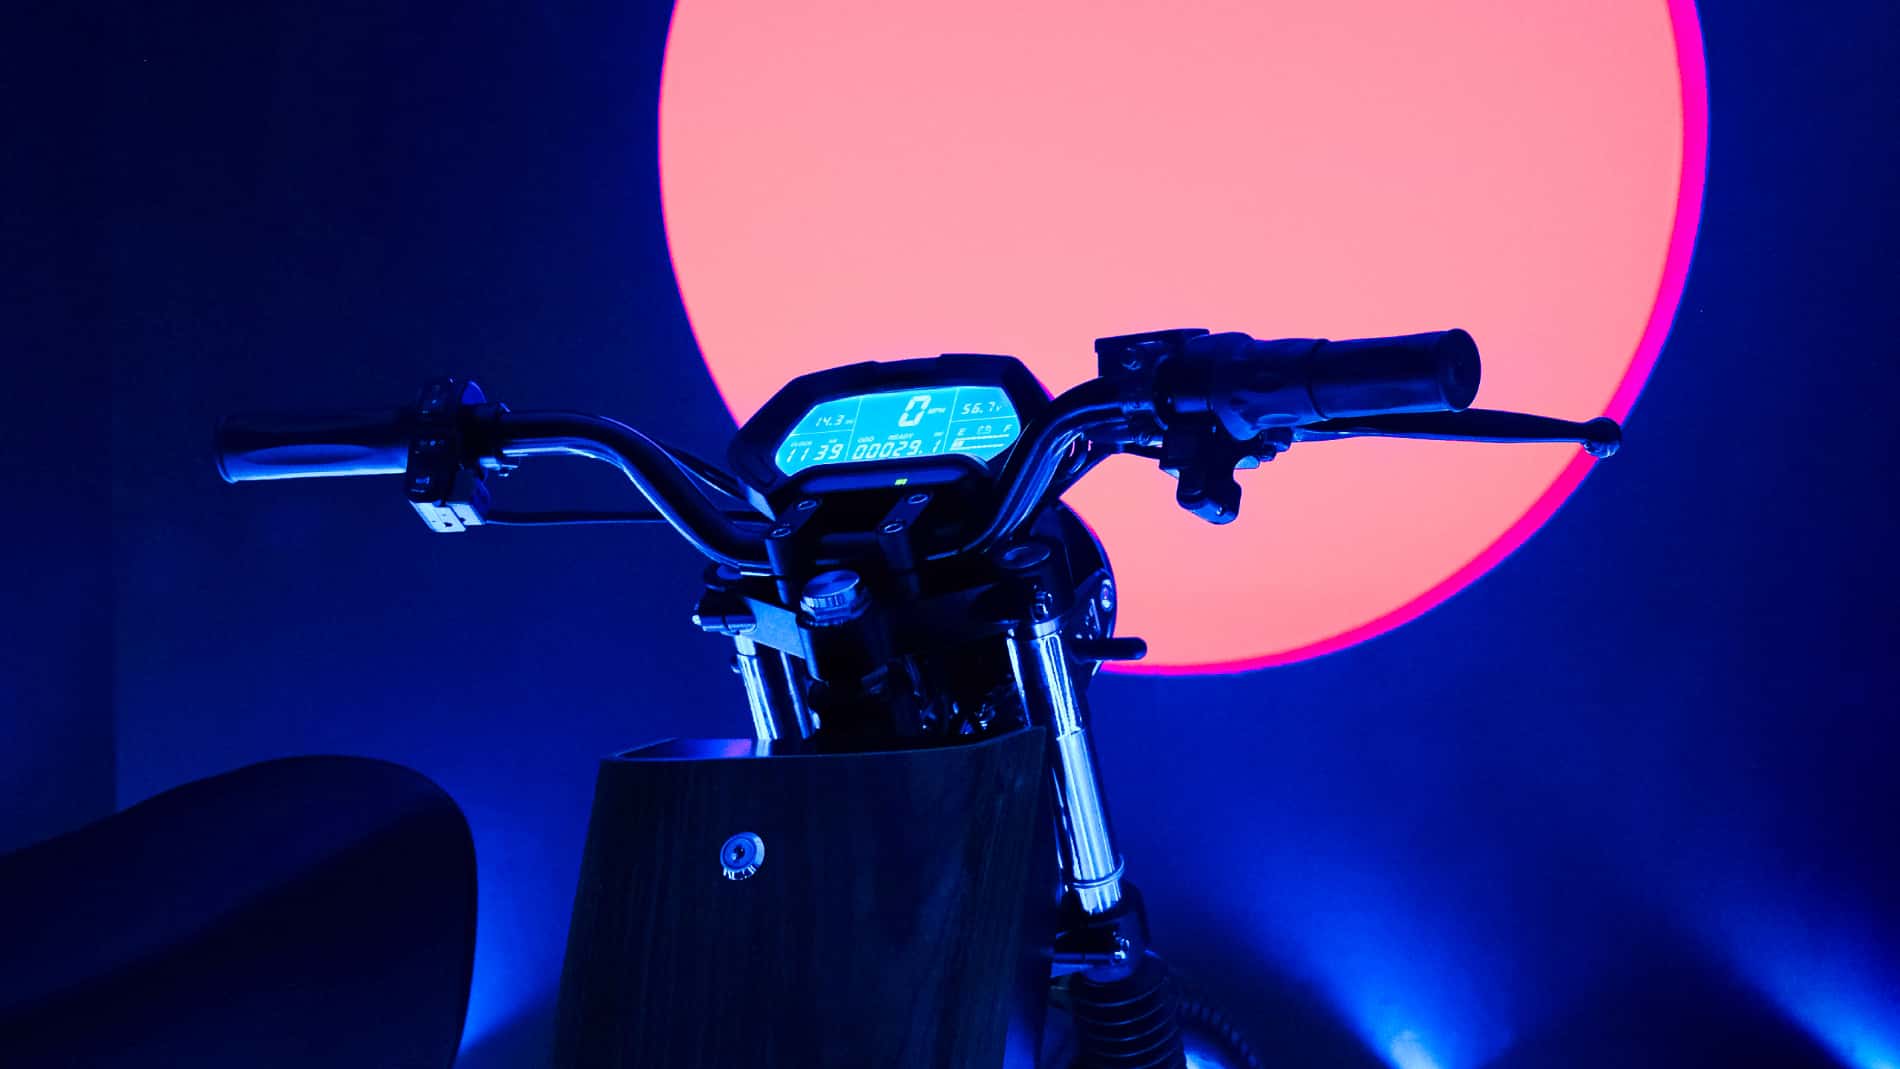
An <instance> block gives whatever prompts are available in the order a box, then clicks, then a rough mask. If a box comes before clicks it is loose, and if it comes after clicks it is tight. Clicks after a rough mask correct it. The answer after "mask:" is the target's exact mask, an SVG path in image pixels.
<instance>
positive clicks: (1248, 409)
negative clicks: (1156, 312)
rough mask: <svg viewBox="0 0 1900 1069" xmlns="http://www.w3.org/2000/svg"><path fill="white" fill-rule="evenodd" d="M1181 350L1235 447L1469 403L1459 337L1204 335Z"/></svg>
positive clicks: (1473, 381) (1471, 381)
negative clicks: (1200, 372) (1200, 375)
mask: <svg viewBox="0 0 1900 1069" xmlns="http://www.w3.org/2000/svg"><path fill="white" fill-rule="evenodd" d="M1185 348H1186V355H1187V356H1188V357H1189V362H1190V364H1199V365H1200V367H1201V368H1202V369H1204V373H1205V374H1206V376H1207V377H1206V379H1205V380H1204V389H1205V391H1206V392H1205V394H1204V395H1203V396H1204V397H1205V399H1206V400H1205V403H1206V405H1207V406H1208V408H1209V409H1211V410H1212V412H1213V414H1214V415H1215V416H1216V417H1217V418H1218V419H1219V420H1220V421H1221V423H1222V425H1223V426H1224V427H1225V428H1226V430H1227V431H1228V433H1229V434H1232V435H1233V436H1234V437H1235V438H1238V439H1241V440H1245V439H1247V438H1251V437H1253V436H1254V435H1255V434H1258V433H1259V432H1260V431H1262V430H1264V429H1266V428H1268V427H1296V426H1300V425H1302V424H1306V423H1312V422H1316V421H1319V420H1325V419H1345V418H1351V417H1356V416H1383V415H1392V414H1395V413H1401V412H1456V411H1460V410H1462V409H1465V408H1468V407H1470V405H1471V402H1472V401H1473V400H1475V399H1476V398H1477V396H1478V379H1479V375H1480V371H1481V366H1480V363H1479V360H1478V346H1477V343H1476V342H1474V341H1472V340H1471V335H1469V334H1467V333H1465V332H1464V331H1462V330H1441V331H1434V332H1432V333H1429V334H1406V335H1403V336H1400V337H1396V338H1364V339H1358V340H1353V341H1325V340H1318V339H1312V338H1291V339H1284V340H1279V341H1255V340H1254V339H1253V338H1250V337H1248V336H1247V335H1245V334H1208V335H1203V336H1201V337H1198V338H1193V339H1191V340H1189V341H1188V342H1187V344H1186V347H1185ZM1177 396H1178V395H1177Z"/></svg>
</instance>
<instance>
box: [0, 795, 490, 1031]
mask: <svg viewBox="0 0 1900 1069" xmlns="http://www.w3.org/2000/svg"><path fill="white" fill-rule="evenodd" d="M0 906H4V908H5V910H6V914H7V916H6V921H5V923H4V924H0V1065H5V1066H8V1067H9V1069H26V1067H37V1066H73V1065H85V1066H89V1067H94V1069H113V1067H125V1069H133V1067H137V1069H145V1067H149V1066H154V1065H192V1066H201V1067H223V1066H247V1067H248V1066H261V1065H268V1066H272V1067H274V1069H292V1067H306V1066H307V1067H311V1069H315V1067H318V1066H322V1067H325V1069H329V1067H334V1066H343V1065H351V1066H369V1065H403V1066H444V1067H446V1066H449V1065H450V1064H452V1063H453V1061H454V1059H455V1053H456V1048H457V1046H458V1044H459V1043H460V1041H461V1034H462V1018H463V1014H464V1013H465V1011H466V1010H467V1004H468V991H469V979H470V975H471V969H472V968H473V965H474V948H475V851H474V844H473V841H472V840H471V838H470V836H469V831H468V824H467V822H466V821H465V820H464V819H463V817H462V813H461V811H460V810H459V809H458V808H457V807H456V805H455V803H454V802H453V801H452V800H451V799H450V798H449V796H448V795H447V794H445V793H444V792H443V791H442V789H441V788H439V787H437V786H436V785H435V784H433V783H431V782H430V781H429V780H428V779H426V778H424V777H423V776H421V775H420V774H418V773H416V772H413V771H410V770H409V769H406V768H402V767H401V766H398V765H393V764H389V763H386V762H382V761H372V760H366V759H362V758H351V757H296V758H288V759H284V760H278V761H267V762H264V763H262V764H257V765H251V766H249V767H246V768H241V769H238V770H237V771H234V772H228V773H225V774H223V775H219V776H213V777H211V778H209V779H203V780H198V781H196V782H193V783H189V784H186V785H184V786H182V787H178V788H175V789H173V790H170V791H167V792H165V793H163V794H160V795H157V796H156V797H153V798H151V799H148V800H147V801H144V802H141V803H139V804H138V805H135V806H132V807H131V808H129V809H127V810H125V811H124V812H121V813H118V814H115V815H113V816H110V817H107V818H105V819H103V820H100V821H98V822H96V823H94V824H91V825H88V826H86V827H84V828H81V829H79V830H77V831H73V832H70V833H68V834H66V835H63V836H60V837H58V838H55V839H50V840H48V841H46V842H44V843H40V844H37V845H35V846H31V847H28V848H26V849H24V850H20V851H17V852H15V853H13V854H10V855H7V856H5V857H0Z"/></svg>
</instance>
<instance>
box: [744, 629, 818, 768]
mask: <svg viewBox="0 0 1900 1069" xmlns="http://www.w3.org/2000/svg"><path fill="white" fill-rule="evenodd" d="M732 645H733V647H734V649H735V650H737V652H738V656H737V658H736V662H735V663H736V664H737V666H738V669H739V679H740V680H741V681H742V682H744V683H745V700H746V705H748V706H750V707H751V709H752V737H753V738H754V739H755V740H756V741H758V742H759V743H769V742H772V741H773V740H775V739H783V738H788V737H789V738H796V739H804V738H810V737H811V712H810V710H809V709H807V708H806V706H805V701H804V698H803V697H802V696H801V695H800V694H799V692H798V685H797V684H798V675H797V671H796V668H795V666H794V665H793V664H792V662H791V661H790V660H789V659H786V660H779V663H778V664H777V665H776V666H775V667H776V668H777V670H778V671H779V672H782V673H783V675H782V676H781V678H778V679H774V678H773V676H772V672H773V668H772V667H768V666H767V663H766V659H765V658H764V657H762V656H761V655H760V653H759V644H758V643H757V642H754V641H753V640H752V639H751V638H750V637H748V636H746V635H734V636H732ZM774 660H778V659H777V658H774Z"/></svg>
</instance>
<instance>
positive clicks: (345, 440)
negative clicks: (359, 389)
mask: <svg viewBox="0 0 1900 1069" xmlns="http://www.w3.org/2000/svg"><path fill="white" fill-rule="evenodd" d="M409 437H410V433H409V420H408V413H407V412H405V411H404V410H402V409H378V410H374V411H357V412H273V413H257V414H247V415H238V416H231V417H230V418H228V419H226V420H225V421H224V422H223V423H221V424H219V425H218V433H217V440H216V444H215V450H216V454H217V460H218V474H219V475H221V476H223V477H224V481H225V482H228V483H242V482H252V481H254V480H258V479H320V478H327V477H337V476H344V475H401V474H402V473H403V471H404V469H406V468H407V467H408V464H409Z"/></svg>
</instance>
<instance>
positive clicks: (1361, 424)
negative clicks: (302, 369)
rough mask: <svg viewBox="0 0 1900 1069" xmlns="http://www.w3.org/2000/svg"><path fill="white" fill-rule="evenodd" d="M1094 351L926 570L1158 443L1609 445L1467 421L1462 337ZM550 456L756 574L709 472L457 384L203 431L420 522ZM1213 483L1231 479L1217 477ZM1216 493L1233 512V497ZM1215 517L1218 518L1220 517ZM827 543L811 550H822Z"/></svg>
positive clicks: (1565, 427)
mask: <svg viewBox="0 0 1900 1069" xmlns="http://www.w3.org/2000/svg"><path fill="white" fill-rule="evenodd" d="M1096 347H1097V352H1098V354H1099V355H1100V356H1101V357H1102V361H1103V375H1102V377H1099V378H1097V379H1094V380H1091V381H1089V382H1085V383H1083V384H1081V385H1080V386H1077V387H1075V388H1074V389H1071V390H1069V391H1067V392H1066V393H1063V394H1062V395H1061V396H1059V397H1057V398H1055V399H1054V400H1053V401H1051V402H1050V403H1049V405H1048V407H1047V408H1046V409H1044V410H1043V411H1042V413H1041V414H1040V415H1038V417H1037V418H1036V419H1034V420H1031V421H1029V422H1028V423H1027V424H1026V425H1025V426H1024V427H1023V433H1022V436H1021V438H1020V439H1019V440H1018V441H1017V442H1016V443H1015V444H1014V445H1013V446H1012V447H1011V448H1010V450H1009V452H1008V453H1007V455H1006V457H1005V459H1004V462H1003V465H1002V467H1001V470H1000V471H999V472H998V473H997V476H996V479H995V482H994V484H993V485H994V489H993V490H992V491H991V498H990V500H991V502H992V504H991V506H990V507H989V508H988V510H987V515H988V518H987V519H986V520H984V521H983V523H982V526H981V528H980V530H974V531H973V533H971V534H968V535H967V536H965V537H963V538H961V539H960V540H957V541H955V542H953V543H951V544H950V545H948V547H947V548H943V549H940V550H939V551H936V552H933V553H931V554H930V559H932V560H937V559H943V558H947V557H953V556H958V555H963V554H972V553H980V552H983V551H985V550H987V549H988V548H989V547H991V546H994V545H997V544H999V543H1001V542H1003V541H1005V540H1007V539H1008V538H1010V537H1011V536H1012V535H1013V534H1015V532H1016V531H1018V530H1020V529H1021V528H1022V527H1023V525H1025V524H1026V523H1028V522H1030V521H1031V520H1032V519H1033V518H1034V517H1035V515H1036V514H1037V513H1038V510H1039V509H1040V508H1041V507H1042V506H1043V505H1044V504H1046V503H1047V501H1048V499H1049V498H1050V497H1051V496H1052V494H1053V495H1059V494H1060V493H1061V492H1062V491H1063V490H1064V489H1066V488H1067V486H1068V485H1069V484H1070V483H1072V482H1073V481H1074V479H1076V478H1078V477H1079V476H1080V474H1081V473H1083V472H1086V471H1087V470H1089V469H1090V468H1092V467H1093V466H1094V464H1096V463H1098V462H1099V461H1100V460H1101V459H1103V458H1104V457H1105V456H1107V455H1110V454H1112V453H1117V452H1134V453H1137V454H1140V455H1144V456H1153V457H1157V458H1158V459H1162V460H1163V466H1164V467H1168V466H1169V464H1171V463H1172V464H1182V463H1183V461H1182V460H1181V458H1180V456H1178V455H1174V454H1169V455H1167V456H1164V455H1163V453H1162V451H1159V450H1157V449H1156V442H1158V441H1163V442H1166V443H1167V444H1168V445H1169V446H1170V447H1179V446H1183V445H1185V446H1187V447H1191V450H1192V454H1193V463H1195V464H1197V465H1203V464H1204V465H1212V466H1215V467H1218V468H1219V469H1220V471H1221V472H1227V469H1228V468H1231V467H1233V466H1235V465H1237V464H1239V465H1241V466H1245V464H1243V463H1242V462H1243V461H1245V460H1246V458H1248V457H1255V458H1258V459H1270V458H1271V457H1272V456H1273V455H1274V454H1275V453H1277V452H1278V451H1280V450H1281V449H1284V448H1285V447H1287V446H1288V445H1291V444H1292V443H1293V442H1296V441H1312V440H1325V439H1331V438H1344V437H1359V436H1368V435H1376V436H1386V437H1414V438H1443V439H1458V440H1467V441H1575V442H1581V443H1582V444H1583V445H1584V446H1585V448H1586V449H1588V450H1589V451H1590V452H1591V453H1592V454H1593V455H1596V456H1608V455H1610V454H1611V453H1614V452H1615V450H1616V445H1617V442H1618V441H1619V440H1620V430H1619V428H1618V427H1617V426H1616V424H1615V423H1614V422H1613V421H1610V420H1606V419H1599V420H1592V421H1590V422H1589V423H1585V424H1578V423H1567V422H1565V421H1561V420H1550V419H1545V418H1543V417H1537V416H1523V415H1518V414H1516V413H1497V412H1482V411H1466V409H1467V407H1468V406H1469V405H1470V404H1471V402H1472V400H1473V399H1474V398H1475V396H1476V393H1477V387H1478V378H1479V371H1480V368H1479V361H1478V350H1477V346H1476V344H1475V343H1473V341H1472V340H1471V336H1470V335H1469V334H1467V333H1465V332H1464V331H1462V330H1448V331H1439V332H1436V333H1431V334H1413V335H1406V336H1403V337H1394V338H1374V339H1366V340H1359V341H1323V340H1314V339H1293V340H1280V341H1257V340H1255V339H1253V338H1251V337H1248V336H1247V335H1245V334H1235V333H1227V334H1209V333H1207V332H1206V331H1199V330H1193V331H1162V332H1158V333H1154V334H1145V335H1127V336H1124V337H1121V338H1105V339H1101V340H1099V341H1098V342H1097V344H1096ZM1122 372H1126V374H1123V373H1122ZM457 396H460V398H461V400H460V401H459V402H458V401H456V400H455V398H456V397H457ZM1196 443H1199V444H1196ZM555 455H561V456H581V457H588V458H591V459H594V460H598V461H602V462H605V463H608V464H612V465H613V466H615V467H616V468H618V469H619V470H620V471H621V472H622V473H623V474H624V475H626V477H627V479H628V480H629V481H630V482H632V483H633V484H634V486H635V488H636V489H638V490H639V491H640V493H641V494H642V495H643V496H645V497H646V499H647V500H648V501H649V502H650V503H651V504H652V505H653V507H654V509H655V510H657V513H658V515H657V518H659V519H664V520H665V521H666V522H667V523H668V524H669V525H671V526H672V527H673V528H674V530H676V531H677V532H679V534H680V535H681V537H683V538H685V539H686V540H687V541H688V542H689V543H691V544H692V545H693V547H694V548H695V549H697V550H698V551H699V552H700V553H701V554H703V555H704V556H706V557H707V558H709V559H711V560H713V561H715V562H717V563H719V564H723V565H727V566H729V567H732V568H736V569H738V570H739V571H741V572H746V573H751V574H759V575H766V574H771V573H772V567H771V564H770V563H769V560H768V555H767V553H766V541H765V537H764V535H765V531H766V530H767V529H768V528H769V527H770V526H771V521H769V520H768V518H767V517H766V516H765V515H763V514H761V515H760V516H759V517H758V519H756V520H753V519H749V518H746V517H744V516H743V514H733V513H729V512H728V511H726V508H725V507H724V506H722V505H720V504H718V503H716V502H715V500H714V499H713V498H712V497H711V496H709V491H710V492H711V493H716V494H720V495H724V496H731V497H736V496H737V494H738V493H739V492H740V489H741V488H739V487H738V485H737V484H736V483H735V482H734V481H732V480H731V479H730V477H728V476H726V475H724V473H722V472H720V471H718V470H716V469H714V468H712V466H711V465H709V464H707V463H706V462H704V461H701V460H698V459H697V458H694V457H691V456H688V455H686V454H683V453H679V452H676V451H674V450H671V449H669V448H667V447H666V446H664V445H662V444H660V443H659V442H656V441H654V440H653V439H652V438H650V437H648V436H647V435H645V434H642V433H641V432H640V431H638V430H635V429H634V428H632V427H629V426H627V425H626V424H624V423H621V422H619V421H617V420H612V419H607V418H605V417H601V416H593V415H586V414H583V413H577V412H510V411H508V409H507V407H506V406H504V405H500V404H493V403H488V402H486V400H485V399H484V398H483V397H482V395H481V392H480V390H479V389H478V388H476V387H475V386H474V385H473V384H472V383H458V382H455V381H454V380H438V381H437V382H435V383H431V384H430V386H429V387H428V388H426V389H425V390H424V394H423V398H422V400H421V401H420V402H418V404H417V405H416V406H415V407H414V408H411V409H394V410H390V409H385V410H368V411H345V412H330V413H304V414H278V415H240V416H233V417H231V418H229V419H227V420H225V421H224V422H223V423H222V424H221V425H220V426H219V428H218V433H217V464H218V473H219V474H220V475H221V476H222V477H223V478H224V480H225V481H226V482H231V483H239V482H251V481H255V480H264V479H296V478H320V477H333V476H346V475H405V476H406V477H407V478H406V479H405V485H406V490H407V492H408V494H409V497H410V499H411V501H412V502H414V503H415V504H416V507H417V509H418V511H422V512H423V513H424V515H425V517H427V516H429V515H431V513H430V512H429V511H428V509H429V508H430V507H431V505H432V504H433V503H437V502H439V501H441V500H442V499H443V495H444V494H445V493H447V492H448V491H447V490H446V487H447V486H448V485H449V483H450V482H451V481H452V480H456V481H457V485H459V478H460V477H459V476H457V475H456V473H457V472H474V473H475V476H474V478H475V480H476V481H477V482H478V483H479V481H480V479H481V478H482V477H483V476H484V475H485V471H501V472H504V473H505V472H506V471H508V470H510V469H511V468H512V467H513V466H514V464H515V463H516V462H518V461H519V460H522V459H525V458H530V457H540V456H555ZM1170 456H1172V458H1173V459H1169V457H1170ZM1248 463H1251V462H1250V461H1248ZM1169 470H1170V471H1174V470H1176V469H1175V468H1173V467H1169ZM1225 477H1226V478H1227V479H1228V480H1229V481H1230V482H1231V473H1228V474H1227V475H1226V476H1225ZM1183 485H1184V486H1186V483H1185V482H1184V483H1183ZM1231 489H1232V493H1233V494H1234V495H1235V498H1236V500H1237V495H1238V493H1239V491H1238V489H1237V488H1231ZM475 496H477V497H479V498H482V499H483V502H484V503H485V498H486V490H485V489H482V488H481V487H479V486H477V487H476V492H475ZM458 500H459V499H458ZM1186 504H1187V503H1186V502H1184V507H1185V506H1186ZM480 514H481V511H480V509H479V508H476V509H474V510H473V511H470V512H463V511H458V512H457V513H456V515H458V516H463V515H466V516H468V517H469V518H467V519H466V522H467V523H470V524H477V523H480V522H481V520H480ZM1222 514H1223V513H1222V511H1221V510H1215V515H1216V516H1219V515H1222ZM1224 515H1225V516H1226V518H1228V519H1231V516H1232V512H1231V509H1229V510H1226V511H1225V513H1224ZM500 518H501V517H500V515H499V514H497V519H498V520H499V519H500ZM1215 522H1225V521H1224V520H1222V519H1216V520H1215ZM433 526H436V527H437V529H442V530H457V529H460V528H461V526H462V524H461V523H453V522H450V523H439V524H433ZM974 526H975V525H972V527H973V528H974ZM826 544H827V543H826V542H825V541H824V540H823V539H821V541H820V542H819V548H820V550H821V551H822V550H823V548H824V547H825V545H826ZM836 544H840V545H841V544H843V543H842V542H840V543H836Z"/></svg>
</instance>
